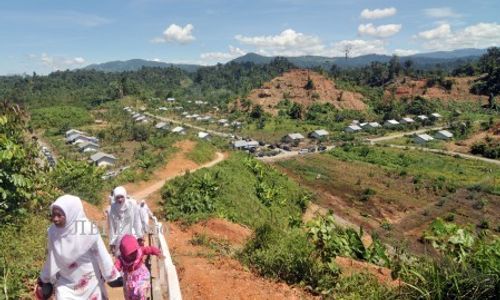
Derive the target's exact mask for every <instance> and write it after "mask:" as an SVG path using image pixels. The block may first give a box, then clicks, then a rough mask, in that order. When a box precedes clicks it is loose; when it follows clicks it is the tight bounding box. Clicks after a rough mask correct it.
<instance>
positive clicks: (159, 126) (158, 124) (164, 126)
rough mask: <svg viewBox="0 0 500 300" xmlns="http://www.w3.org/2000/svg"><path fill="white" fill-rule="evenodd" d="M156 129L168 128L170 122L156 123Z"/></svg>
mask: <svg viewBox="0 0 500 300" xmlns="http://www.w3.org/2000/svg"><path fill="white" fill-rule="evenodd" d="M155 128H156V129H168V124H167V123H165V122H159V123H157V124H156V125H155Z"/></svg>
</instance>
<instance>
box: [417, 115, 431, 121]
mask: <svg viewBox="0 0 500 300" xmlns="http://www.w3.org/2000/svg"><path fill="white" fill-rule="evenodd" d="M417 119H418V120H419V121H426V120H429V117H427V116H426V115H419V116H417Z"/></svg>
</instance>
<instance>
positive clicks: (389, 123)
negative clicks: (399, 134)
mask: <svg viewBox="0 0 500 300" xmlns="http://www.w3.org/2000/svg"><path fill="white" fill-rule="evenodd" d="M398 125H399V122H398V121H396V120H394V119H392V120H387V121H385V123H384V126H385V127H396V126H398Z"/></svg>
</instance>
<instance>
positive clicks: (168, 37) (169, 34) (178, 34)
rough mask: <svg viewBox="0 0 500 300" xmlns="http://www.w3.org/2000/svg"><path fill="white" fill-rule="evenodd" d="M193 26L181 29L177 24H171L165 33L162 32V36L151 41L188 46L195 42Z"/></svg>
mask: <svg viewBox="0 0 500 300" xmlns="http://www.w3.org/2000/svg"><path fill="white" fill-rule="evenodd" d="M193 29H194V26H193V25H192V24H187V25H186V26H184V27H182V26H179V25H177V24H171V25H170V26H168V28H167V29H165V31H163V36H161V37H155V38H153V39H152V40H151V42H153V43H166V42H176V43H179V44H188V43H190V42H192V41H194V40H195V37H194V36H193Z"/></svg>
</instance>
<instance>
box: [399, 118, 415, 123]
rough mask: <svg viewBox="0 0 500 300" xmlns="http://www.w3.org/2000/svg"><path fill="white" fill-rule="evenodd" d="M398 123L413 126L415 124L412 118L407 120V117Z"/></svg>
mask: <svg viewBox="0 0 500 300" xmlns="http://www.w3.org/2000/svg"><path fill="white" fill-rule="evenodd" d="M399 123H401V124H413V123H415V120H413V119H412V118H409V117H406V118H402V119H401V120H400V121H399Z"/></svg>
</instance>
